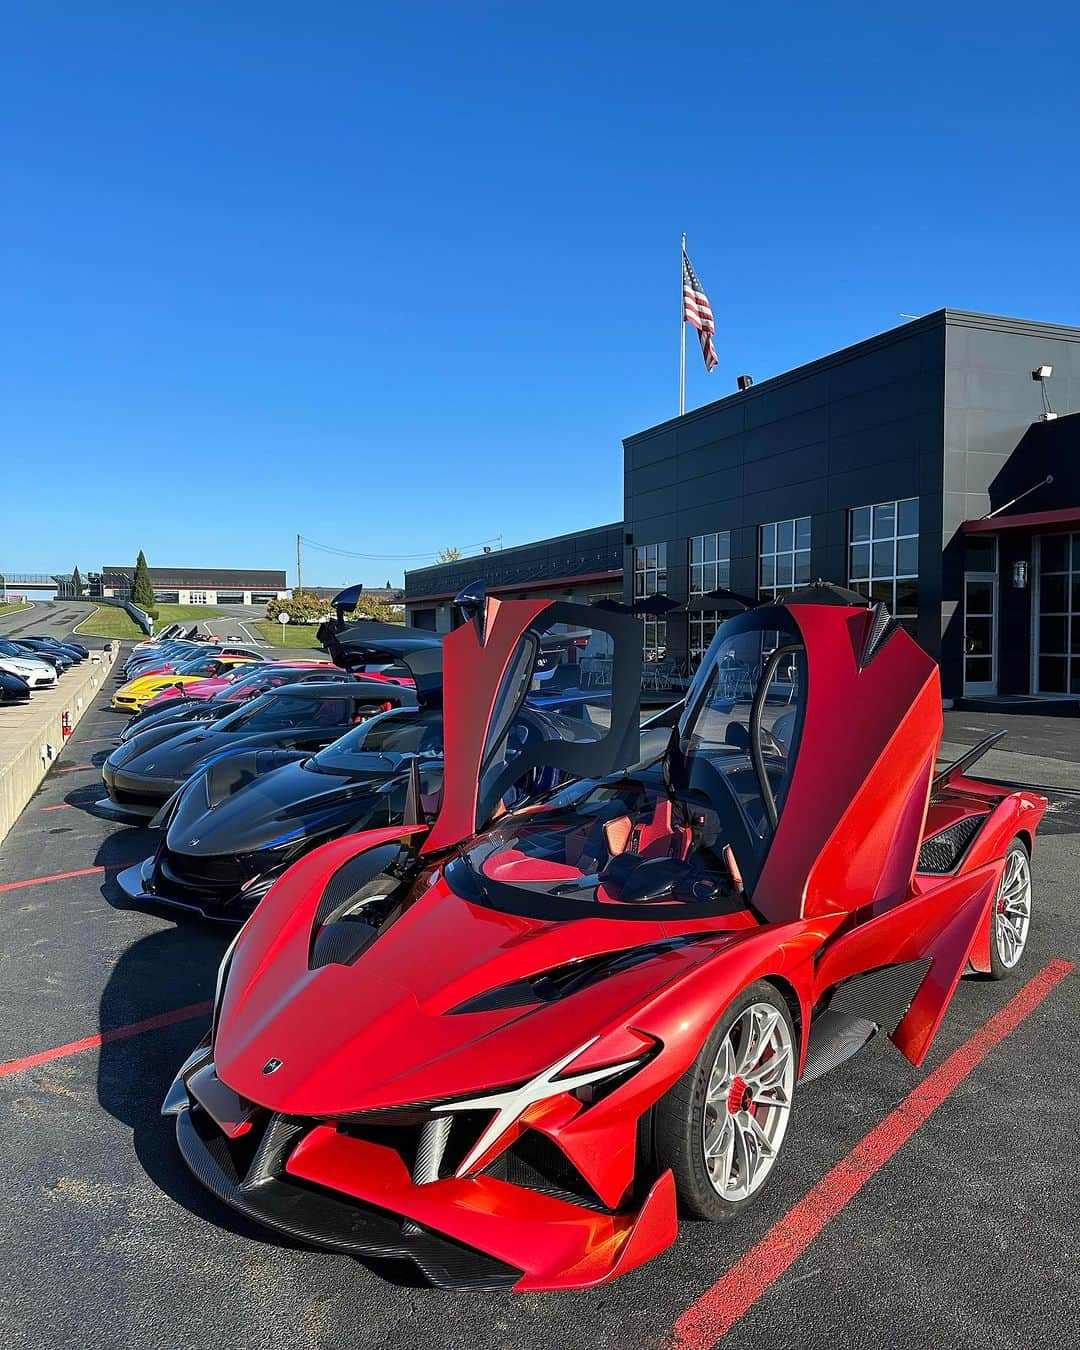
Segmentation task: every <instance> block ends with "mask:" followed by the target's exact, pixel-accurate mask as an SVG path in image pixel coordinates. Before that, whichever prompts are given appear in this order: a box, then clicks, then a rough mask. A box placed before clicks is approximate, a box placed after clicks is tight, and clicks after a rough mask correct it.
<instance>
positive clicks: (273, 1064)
mask: <svg viewBox="0 0 1080 1350" xmlns="http://www.w3.org/2000/svg"><path fill="white" fill-rule="evenodd" d="M280 1068H281V1060H280V1059H268V1060H267V1061H266V1063H265V1064H264V1065H263V1067H262V1071H263V1073H277V1071H278V1069H280Z"/></svg>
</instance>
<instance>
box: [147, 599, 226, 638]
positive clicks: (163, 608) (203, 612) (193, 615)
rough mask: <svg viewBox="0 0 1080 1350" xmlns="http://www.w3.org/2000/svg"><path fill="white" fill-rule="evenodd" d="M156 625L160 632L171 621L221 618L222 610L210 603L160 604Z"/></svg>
mask: <svg viewBox="0 0 1080 1350" xmlns="http://www.w3.org/2000/svg"><path fill="white" fill-rule="evenodd" d="M157 612H158V616H157V618H156V619H155V620H154V627H155V628H156V629H157V631H158V632H159V633H160V632H161V630H162V629H163V628H167V627H168V625H169V624H171V623H186V622H187V621H188V620H190V621H191V622H192V623H194V622H195V620H197V619H219V618H221V614H222V611H221V610H220V609H214V608H213V607H212V606H210V605H158V607H157Z"/></svg>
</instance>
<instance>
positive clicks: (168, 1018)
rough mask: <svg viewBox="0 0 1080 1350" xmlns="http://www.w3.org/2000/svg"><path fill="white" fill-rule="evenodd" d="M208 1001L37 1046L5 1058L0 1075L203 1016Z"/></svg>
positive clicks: (206, 1009) (208, 1006)
mask: <svg viewBox="0 0 1080 1350" xmlns="http://www.w3.org/2000/svg"><path fill="white" fill-rule="evenodd" d="M210 1008H211V1004H210V1001H209V1000H207V1001H206V1002H205V1003H189V1004H188V1005H187V1007H186V1008H174V1009H173V1010H172V1012H164V1013H157V1014H155V1016H153V1017H144V1018H143V1020H142V1021H141V1022H128V1023H126V1024H125V1025H124V1026H119V1027H110V1028H109V1029H108V1030H107V1031H99V1032H98V1033H97V1035H96V1036H84V1037H83V1038H82V1040H81V1041H68V1043H67V1044H66V1045H54V1046H53V1047H52V1049H51V1050H39V1051H38V1052H37V1054H36V1055H27V1056H25V1058H23V1059H9V1060H7V1061H6V1063H4V1064H0V1078H7V1077H9V1076H10V1075H11V1074H13V1073H22V1071H23V1070H24V1069H33V1068H35V1067H36V1066H37V1065H38V1064H47V1063H48V1062H49V1060H51V1059H63V1058H64V1057H65V1055H77V1054H78V1053H79V1052H80V1051H81V1050H94V1049H97V1047H98V1046H102V1045H108V1044H109V1043H110V1042H111V1041H126V1040H127V1039H128V1037H129V1036H141V1035H142V1033H143V1032H144V1031H157V1030H158V1029H159V1028H161V1027H171V1026H172V1025H173V1023H174V1022H188V1021H190V1020H191V1019H192V1018H195V1017H205V1016H206V1014H207V1013H208V1012H209V1011H210Z"/></svg>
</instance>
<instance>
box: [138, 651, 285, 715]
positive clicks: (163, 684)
mask: <svg viewBox="0 0 1080 1350" xmlns="http://www.w3.org/2000/svg"><path fill="white" fill-rule="evenodd" d="M262 659H263V658H262V657H259V656H240V655H237V656H199V657H196V658H195V660H194V661H188V662H187V664H186V665H183V666H179V667H178V668H177V669H176V670H168V671H155V672H154V673H153V674H151V675H139V676H137V677H136V678H135V679H133V680H128V682H127V684H122V685H121V686H120V688H119V689H118V690H117V691H116V693H115V694H113V697H112V706H113V707H114V708H117V709H118V710H119V711H120V712H141V711H142V709H143V707H144V705H145V704H146V703H147V702H149V700H150V699H152V698H156V697H157V695H158V694H160V693H161V691H162V690H163V689H176V688H178V687H179V686H181V685H185V684H194V683H195V681H196V680H208V679H213V678H215V677H217V676H221V675H228V674H229V672H230V671H233V670H236V669H238V668H239V667H241V666H250V665H256V664H258V663H259V662H260V661H261V660H262Z"/></svg>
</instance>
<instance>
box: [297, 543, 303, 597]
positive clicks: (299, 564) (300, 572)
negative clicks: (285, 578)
mask: <svg viewBox="0 0 1080 1350" xmlns="http://www.w3.org/2000/svg"><path fill="white" fill-rule="evenodd" d="M296 589H297V590H298V591H302V590H303V589H304V556H303V552H302V550H301V547H300V536H299V535H297V536H296Z"/></svg>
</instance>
